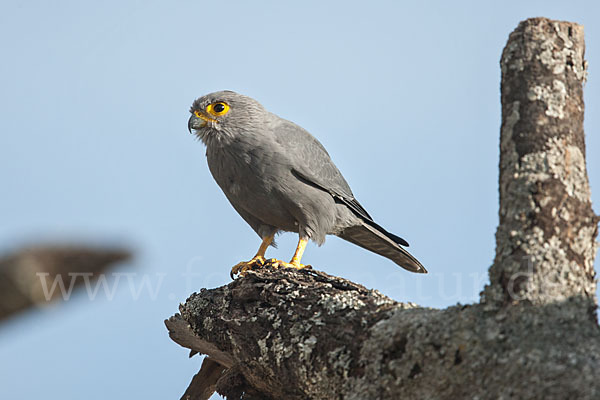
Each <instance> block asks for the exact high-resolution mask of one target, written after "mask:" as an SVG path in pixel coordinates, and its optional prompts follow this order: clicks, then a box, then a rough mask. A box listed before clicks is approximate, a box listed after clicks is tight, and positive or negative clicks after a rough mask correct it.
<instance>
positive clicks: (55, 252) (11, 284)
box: [0, 246, 130, 320]
mask: <svg viewBox="0 0 600 400" xmlns="http://www.w3.org/2000/svg"><path fill="white" fill-rule="evenodd" d="M129 257H130V254H129V253H128V252H127V251H125V250H122V249H113V248H110V249H109V248H90V247H83V246H46V247H31V248H27V249H23V250H20V251H18V252H15V253H14V254H11V255H8V256H6V257H3V258H0V320H3V319H5V318H8V317H10V316H11V315H13V314H15V313H17V312H20V311H23V310H25V309H28V308H30V307H34V306H36V305H41V304H46V303H47V302H48V301H53V300H56V299H58V298H60V297H61V291H60V290H55V291H54V293H53V296H52V297H51V298H47V293H44V287H43V282H42V280H45V283H46V289H48V287H51V286H52V282H54V280H55V279H56V278H57V277H59V279H62V281H63V283H64V284H65V286H66V287H68V286H69V285H70V280H71V278H73V274H88V275H89V278H90V281H91V280H93V279H94V278H95V277H98V276H99V274H100V273H102V272H103V271H105V270H106V269H107V268H109V267H110V266H111V265H113V264H115V263H117V262H121V261H125V260H127V259H128V258H129ZM73 283H74V286H79V285H81V284H83V283H84V280H83V279H75V280H74V282H73Z"/></svg>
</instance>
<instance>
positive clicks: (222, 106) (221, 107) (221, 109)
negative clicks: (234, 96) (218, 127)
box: [206, 101, 229, 117]
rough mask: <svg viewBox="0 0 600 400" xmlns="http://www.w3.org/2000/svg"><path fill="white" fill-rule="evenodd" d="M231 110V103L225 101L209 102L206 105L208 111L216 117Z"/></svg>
mask: <svg viewBox="0 0 600 400" xmlns="http://www.w3.org/2000/svg"><path fill="white" fill-rule="evenodd" d="M228 111H229V104H227V103H224V102H222V101H218V102H216V103H212V104H209V105H208V106H206V112H207V113H209V114H211V115H214V116H215V117H219V116H221V115H225V114H227V112H228Z"/></svg>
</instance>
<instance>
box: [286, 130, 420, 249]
mask: <svg viewBox="0 0 600 400" xmlns="http://www.w3.org/2000/svg"><path fill="white" fill-rule="evenodd" d="M276 140H277V141H279V142H280V144H281V145H282V146H283V147H284V148H286V149H290V150H289V151H288V152H287V154H286V155H287V157H290V160H289V161H290V162H291V167H292V174H294V175H295V176H296V178H298V179H299V180H301V181H303V182H305V183H306V184H309V185H312V186H315V187H317V188H319V189H321V190H323V191H325V192H328V193H329V194H330V195H331V196H332V197H333V198H334V199H335V201H336V202H338V203H341V204H344V205H346V206H347V207H348V208H349V209H350V210H351V211H352V212H353V213H354V214H355V215H356V216H357V217H359V218H360V219H361V220H363V221H364V222H365V223H366V224H368V225H370V226H372V227H373V228H375V229H377V230H379V231H381V232H383V233H384V234H385V235H387V236H388V237H389V238H390V239H391V240H392V241H394V242H395V243H398V244H401V245H403V246H408V242H407V241H406V240H404V239H402V238H401V237H399V236H396V235H394V234H393V233H390V232H388V231H386V230H385V229H384V228H383V227H381V226H380V225H378V224H377V223H376V222H375V221H373V218H371V216H370V215H369V213H368V212H367V210H365V209H364V207H363V206H361V205H360V203H359V202H358V200H356V199H355V198H354V195H353V194H352V190H351V189H350V186H349V185H348V182H346V180H345V179H344V177H343V176H342V173H341V172H340V171H339V170H338V168H337V167H336V166H335V164H334V163H333V161H332V160H331V157H330V156H329V153H327V150H325V148H324V147H323V145H322V144H321V143H320V142H319V141H318V140H317V139H316V138H315V137H314V136H312V135H311V134H310V133H308V132H307V131H306V130H305V129H303V128H301V127H300V126H298V125H296V124H294V123H293V122H290V121H286V120H283V119H282V120H281V123H280V124H279V125H278V127H277V129H276Z"/></svg>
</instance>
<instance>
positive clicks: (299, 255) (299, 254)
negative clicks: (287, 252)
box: [290, 238, 308, 269]
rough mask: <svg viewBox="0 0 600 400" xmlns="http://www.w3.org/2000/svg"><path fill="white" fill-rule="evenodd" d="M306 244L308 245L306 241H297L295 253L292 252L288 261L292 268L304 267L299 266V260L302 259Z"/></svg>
mask: <svg viewBox="0 0 600 400" xmlns="http://www.w3.org/2000/svg"><path fill="white" fill-rule="evenodd" d="M307 243H308V240H306V239H302V238H300V240H298V246H296V251H295V252H294V256H293V257H292V261H290V264H292V265H293V266H294V267H296V268H298V269H302V268H304V265H302V264H300V260H301V259H302V255H303V254H304V250H305V249H306V245H307ZM301 265H302V266H301ZM300 266H301V267H300Z"/></svg>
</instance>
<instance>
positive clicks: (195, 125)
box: [188, 114, 205, 133]
mask: <svg viewBox="0 0 600 400" xmlns="http://www.w3.org/2000/svg"><path fill="white" fill-rule="evenodd" d="M204 124H205V122H204V121H203V120H202V119H200V118H198V117H196V116H195V115H194V114H192V116H191V117H190V119H188V131H189V132H190V133H192V129H200V128H201V127H202V126H203V125H204Z"/></svg>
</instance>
